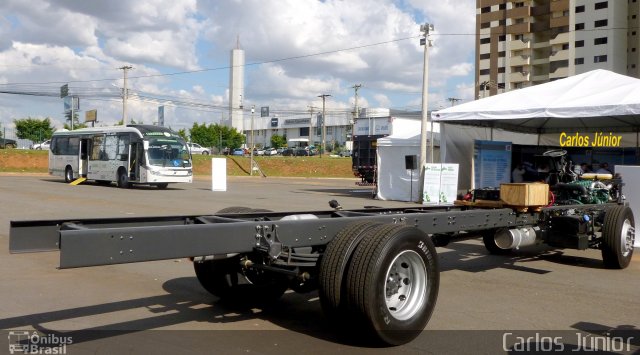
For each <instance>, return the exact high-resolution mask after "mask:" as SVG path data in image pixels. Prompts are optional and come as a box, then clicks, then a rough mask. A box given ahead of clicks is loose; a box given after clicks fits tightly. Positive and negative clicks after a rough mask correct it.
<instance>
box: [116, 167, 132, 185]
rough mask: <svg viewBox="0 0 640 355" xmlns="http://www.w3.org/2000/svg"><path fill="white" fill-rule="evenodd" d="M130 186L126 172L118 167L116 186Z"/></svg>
mask: <svg viewBox="0 0 640 355" xmlns="http://www.w3.org/2000/svg"><path fill="white" fill-rule="evenodd" d="M130 186H131V183H130V182H129V176H127V172H126V171H124V169H120V171H119V172H118V187H119V188H121V189H128V188H129V187H130Z"/></svg>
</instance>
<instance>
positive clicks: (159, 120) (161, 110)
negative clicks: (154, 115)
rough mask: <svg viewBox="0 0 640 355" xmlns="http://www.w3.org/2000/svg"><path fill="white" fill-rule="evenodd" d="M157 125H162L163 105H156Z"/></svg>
mask: <svg viewBox="0 0 640 355" xmlns="http://www.w3.org/2000/svg"><path fill="white" fill-rule="evenodd" d="M158 126H160V127H164V106H158Z"/></svg>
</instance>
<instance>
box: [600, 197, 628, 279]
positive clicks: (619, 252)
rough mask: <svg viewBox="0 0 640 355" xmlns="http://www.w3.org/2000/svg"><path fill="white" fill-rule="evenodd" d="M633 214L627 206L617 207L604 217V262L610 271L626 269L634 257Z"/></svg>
mask: <svg viewBox="0 0 640 355" xmlns="http://www.w3.org/2000/svg"><path fill="white" fill-rule="evenodd" d="M634 225H635V223H634V220H633V212H632V211H631V208H629V207H627V206H615V207H612V208H610V209H609V210H608V211H607V212H606V214H605V215H604V226H603V227H602V239H603V243H602V260H603V261H604V265H605V266H606V267H608V268H610V269H624V268H626V267H627V266H629V263H630V262H631V257H632V256H633V244H634V239H635V228H634Z"/></svg>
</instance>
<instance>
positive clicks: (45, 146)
mask: <svg viewBox="0 0 640 355" xmlns="http://www.w3.org/2000/svg"><path fill="white" fill-rule="evenodd" d="M50 146H51V139H47V140H46V141H44V142H42V143H37V144H34V145H33V146H32V147H31V149H35V150H44V149H46V150H48V149H49V147H50Z"/></svg>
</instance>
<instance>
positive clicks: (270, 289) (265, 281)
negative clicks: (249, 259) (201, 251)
mask: <svg viewBox="0 0 640 355" xmlns="http://www.w3.org/2000/svg"><path fill="white" fill-rule="evenodd" d="M251 212H271V211H269V210H264V209H253V208H249V207H239V206H236V207H227V208H223V209H221V210H219V211H218V212H217V213H251ZM193 267H194V270H195V272H196V277H197V278H198V281H199V282H200V284H201V285H202V287H203V288H204V289H205V290H207V291H208V292H209V293H211V294H212V295H214V296H216V297H218V298H220V299H221V300H225V301H233V302H250V301H273V300H276V299H278V298H280V297H281V296H282V295H283V294H284V292H285V291H286V290H287V289H288V288H289V280H288V279H287V277H286V276H284V275H281V274H277V273H273V272H272V273H268V272H264V271H263V270H259V269H254V270H248V271H243V270H242V268H241V267H240V256H236V257H233V258H229V259H221V260H206V261H201V262H194V263H193Z"/></svg>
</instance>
